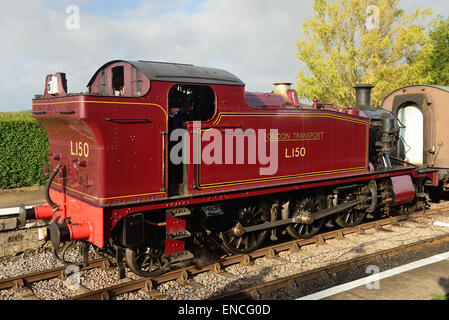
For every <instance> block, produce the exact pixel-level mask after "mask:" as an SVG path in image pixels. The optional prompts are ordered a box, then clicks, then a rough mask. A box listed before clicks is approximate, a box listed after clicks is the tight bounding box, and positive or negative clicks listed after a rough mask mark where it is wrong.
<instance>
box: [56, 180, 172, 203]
mask: <svg viewBox="0 0 449 320" xmlns="http://www.w3.org/2000/svg"><path fill="white" fill-rule="evenodd" d="M53 183H54V184H56V185H57V186H60V187H61V185H60V184H59V183H57V182H53ZM66 189H68V190H70V191H73V192H76V193H79V194H82V195H83V196H86V197H89V198H92V199H96V200H110V199H120V198H132V197H142V196H150V195H154V194H165V192H153V193H142V194H133V195H126V196H116V197H109V198H97V197H94V196H91V195H89V194H86V193H83V192H81V191H78V190H75V189H72V188H69V187H66Z"/></svg>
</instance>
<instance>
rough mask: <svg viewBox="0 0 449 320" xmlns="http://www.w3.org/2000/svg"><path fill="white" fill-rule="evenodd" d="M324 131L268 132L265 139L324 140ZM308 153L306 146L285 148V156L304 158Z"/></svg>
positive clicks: (288, 140)
mask: <svg viewBox="0 0 449 320" xmlns="http://www.w3.org/2000/svg"><path fill="white" fill-rule="evenodd" d="M323 137H324V132H322V131H310V132H278V133H276V134H273V133H268V134H267V135H266V136H265V141H280V142H293V141H320V140H323ZM306 154H307V149H306V147H296V148H295V147H290V148H285V152H284V157H285V158H287V159H290V158H304V157H305V156H306Z"/></svg>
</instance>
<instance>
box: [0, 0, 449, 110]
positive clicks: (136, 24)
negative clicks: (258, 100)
mask: <svg viewBox="0 0 449 320" xmlns="http://www.w3.org/2000/svg"><path fill="white" fill-rule="evenodd" d="M312 3H313V1H312V0H282V1H280V0H197V1H194V0H146V1H145V0H127V1H111V0H109V1H106V0H70V1H66V0H20V1H10V0H9V1H7V0H3V1H1V2H0V39H1V45H0V83H1V86H0V111H17V110H28V109H31V103H32V99H33V98H34V95H35V94H42V93H43V91H44V85H45V82H44V81H45V76H46V75H47V74H51V73H55V72H65V73H66V75H67V80H68V89H69V92H70V93H76V92H85V91H86V90H87V88H86V85H87V83H88V81H89V80H90V78H91V76H92V75H93V74H94V73H95V71H96V70H97V69H98V68H99V67H101V66H102V65H103V64H104V63H106V62H108V61H110V60H117V59H118V60H152V61H164V62H179V63H189V64H194V65H198V66H205V67H212V68H221V69H225V70H227V71H229V72H231V73H233V74H234V75H236V76H237V77H238V78H240V79H241V80H242V81H243V82H244V83H245V84H246V90H248V91H257V92H270V91H272V89H273V83H274V82H292V83H294V82H296V79H297V73H298V71H299V69H300V68H302V67H304V65H302V64H301V62H300V61H297V58H296V51H297V49H296V42H297V40H298V39H299V38H300V37H301V36H302V30H301V24H302V22H303V21H305V20H307V19H308V18H310V17H311V16H312V15H313V9H312ZM415 6H420V7H421V8H428V7H432V8H433V9H434V16H437V15H442V16H445V17H447V16H449V1H447V0H401V2H400V7H401V8H403V9H404V10H405V11H406V12H409V11H411V10H412V9H413V8H414V7H415ZM73 8H76V10H77V12H76V10H75V11H74V9H73ZM77 13H79V15H77ZM77 16H78V17H79V19H76V17H77ZM77 21H79V24H78V23H76V22H77ZM78 27H79V28H78Z"/></svg>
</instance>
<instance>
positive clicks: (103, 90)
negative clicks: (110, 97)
mask: <svg viewBox="0 0 449 320" xmlns="http://www.w3.org/2000/svg"><path fill="white" fill-rule="evenodd" d="M100 88H101V89H100V90H101V93H103V94H105V93H106V75H105V73H104V71H103V72H102V73H101V80H100Z"/></svg>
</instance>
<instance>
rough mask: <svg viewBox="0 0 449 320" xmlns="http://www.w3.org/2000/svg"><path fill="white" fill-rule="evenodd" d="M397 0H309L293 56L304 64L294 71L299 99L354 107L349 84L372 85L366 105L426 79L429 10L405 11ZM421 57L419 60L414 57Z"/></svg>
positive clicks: (378, 101)
mask: <svg viewBox="0 0 449 320" xmlns="http://www.w3.org/2000/svg"><path fill="white" fill-rule="evenodd" d="M398 4H399V0H377V1H372V0H371V1H370V0H333V1H329V0H314V1H313V9H314V16H313V17H312V18H311V19H309V20H307V21H305V22H304V23H303V32H304V36H305V38H302V39H300V40H299V41H298V43H297V47H298V59H299V60H301V61H303V62H304V63H305V65H306V69H305V70H300V71H299V74H298V82H297V90H298V95H299V96H300V97H302V98H306V99H309V100H312V99H313V98H314V97H317V98H318V99H319V100H320V101H321V102H325V103H332V104H334V105H339V106H354V105H355V92H354V89H353V86H354V85H356V84H360V83H370V84H372V85H374V86H375V88H374V89H373V93H372V104H373V105H377V104H379V103H380V102H381V101H382V99H383V98H384V97H385V96H386V95H387V94H388V93H390V92H391V91H393V90H394V89H397V88H399V87H402V86H405V85H409V84H416V83H427V82H428V81H429V80H430V78H429V75H428V74H425V73H424V74H423V72H422V70H423V69H424V68H425V64H426V59H424V57H427V56H428V55H429V54H430V52H431V51H432V44H431V41H430V38H429V36H428V35H427V33H426V31H425V28H424V26H423V24H424V22H425V21H426V19H429V18H430V17H431V15H432V9H424V10H421V9H419V8H415V10H414V11H413V12H411V13H409V14H406V13H404V11H402V10H400V9H399V8H398ZM421 57H423V58H422V59H420V58H421Z"/></svg>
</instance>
